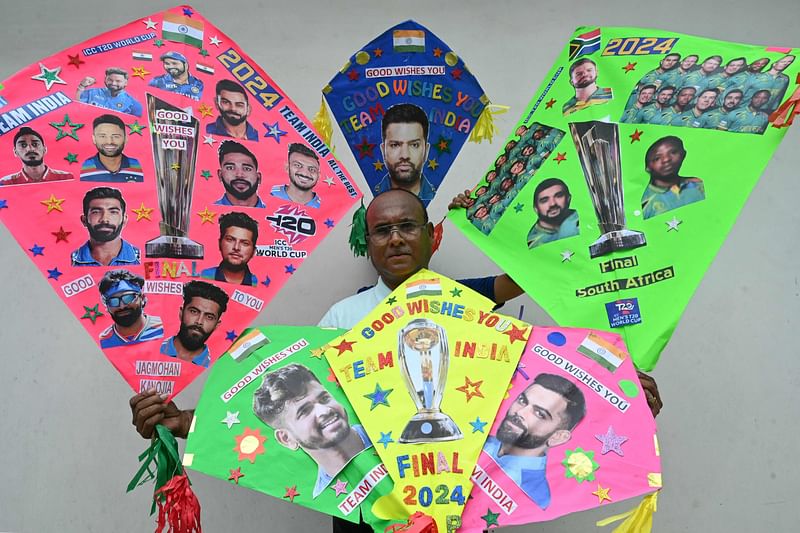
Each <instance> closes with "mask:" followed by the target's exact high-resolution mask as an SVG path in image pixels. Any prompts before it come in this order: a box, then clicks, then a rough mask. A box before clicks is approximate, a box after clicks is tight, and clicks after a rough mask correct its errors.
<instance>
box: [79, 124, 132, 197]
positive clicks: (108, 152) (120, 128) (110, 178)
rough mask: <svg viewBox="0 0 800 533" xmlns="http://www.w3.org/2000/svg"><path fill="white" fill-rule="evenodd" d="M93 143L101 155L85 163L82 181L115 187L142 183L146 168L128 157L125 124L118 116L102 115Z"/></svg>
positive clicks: (94, 125)
mask: <svg viewBox="0 0 800 533" xmlns="http://www.w3.org/2000/svg"><path fill="white" fill-rule="evenodd" d="M92 126H93V129H92V140H93V141H94V146H95V148H97V153H96V154H95V155H93V156H92V157H90V158H89V159H87V160H86V161H84V162H83V165H82V166H81V181H105V182H115V183H126V182H142V181H144V173H143V172H142V165H141V164H139V161H138V160H137V159H135V158H133V157H128V156H126V155H125V154H124V153H122V152H123V150H124V149H125V141H126V135H125V123H124V122H122V119H121V118H119V117H118V116H116V115H110V114H106V115H100V116H99V117H97V118H95V119H94V121H93V122H92Z"/></svg>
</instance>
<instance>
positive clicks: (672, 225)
mask: <svg viewBox="0 0 800 533" xmlns="http://www.w3.org/2000/svg"><path fill="white" fill-rule="evenodd" d="M681 222H683V220H678V219H677V218H676V217H675V216H674V215H673V217H672V220H667V221H666V222H665V224H666V225H667V226H668V227H667V233H669V232H670V231H673V230H675V231H678V226H679V225H680V224H681Z"/></svg>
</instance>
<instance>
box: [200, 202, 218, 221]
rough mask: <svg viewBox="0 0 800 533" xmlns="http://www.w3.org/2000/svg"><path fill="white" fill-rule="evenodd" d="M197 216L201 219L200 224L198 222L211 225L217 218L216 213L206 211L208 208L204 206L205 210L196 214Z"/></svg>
mask: <svg viewBox="0 0 800 533" xmlns="http://www.w3.org/2000/svg"><path fill="white" fill-rule="evenodd" d="M197 215H198V216H199V217H200V218H201V219H202V222H200V223H201V224H213V223H214V218H215V217H216V216H217V214H216V213H214V212H213V211H209V210H208V206H206V208H205V209H203V210H202V211H200V212H199V213H197Z"/></svg>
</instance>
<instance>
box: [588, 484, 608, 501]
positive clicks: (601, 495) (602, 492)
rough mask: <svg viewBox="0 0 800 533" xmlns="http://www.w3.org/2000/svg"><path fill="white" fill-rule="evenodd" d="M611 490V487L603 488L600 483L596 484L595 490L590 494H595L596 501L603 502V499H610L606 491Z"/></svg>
mask: <svg viewBox="0 0 800 533" xmlns="http://www.w3.org/2000/svg"><path fill="white" fill-rule="evenodd" d="M610 490H611V487H606V488H603V487H602V486H601V485H600V483H598V484H597V490H596V491H594V492H593V493H592V494H594V495H595V496H597V503H603V500H608V501H611V497H610V496H609V495H608V492H609V491H610Z"/></svg>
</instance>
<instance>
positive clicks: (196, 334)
mask: <svg viewBox="0 0 800 533" xmlns="http://www.w3.org/2000/svg"><path fill="white" fill-rule="evenodd" d="M210 336H211V332H208V333H206V332H205V331H203V329H202V328H200V327H199V326H187V325H186V324H181V327H180V329H179V330H178V335H177V337H178V340H179V341H181V344H182V345H183V347H184V348H186V349H187V350H189V351H194V350H199V349H200V348H202V347H203V346H205V344H206V341H207V340H208V338H209V337H210Z"/></svg>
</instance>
